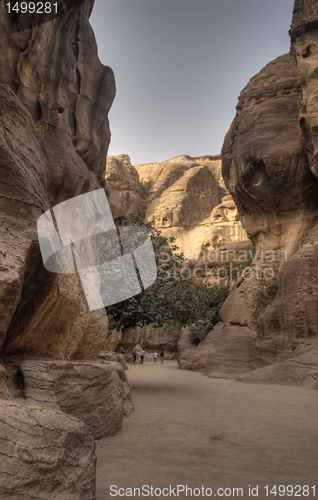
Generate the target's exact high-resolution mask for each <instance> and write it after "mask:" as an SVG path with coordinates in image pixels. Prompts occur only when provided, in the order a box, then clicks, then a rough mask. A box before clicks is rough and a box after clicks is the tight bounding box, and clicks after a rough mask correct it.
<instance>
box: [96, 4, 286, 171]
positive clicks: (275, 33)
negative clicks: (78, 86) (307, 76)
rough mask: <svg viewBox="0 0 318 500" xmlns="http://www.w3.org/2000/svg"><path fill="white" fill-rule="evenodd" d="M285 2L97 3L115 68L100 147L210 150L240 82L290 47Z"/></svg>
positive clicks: (137, 155)
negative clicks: (107, 141)
mask: <svg viewBox="0 0 318 500" xmlns="http://www.w3.org/2000/svg"><path fill="white" fill-rule="evenodd" d="M293 4H294V1H293V0H96V3H95V7H94V10H93V14H92V16H91V23H92V26H93V28H94V31H95V35H96V39H97V44H98V50H99V57H100V59H101V61H102V63H103V64H106V65H108V66H110V67H111V68H112V69H113V70H114V73H115V78H116V86H117V94H116V97H115V101H114V104H113V106H112V109H111V111H110V114H109V119H110V126H111V132H112V141H111V145H110V148H109V152H108V154H111V155H118V154H121V153H126V154H129V156H130V157H131V160H132V163H133V164H137V163H149V162H156V161H163V160H166V159H168V158H171V157H172V156H176V155H180V154H188V155H190V156H200V155H214V154H218V153H220V151H221V147H222V143H223V138H224V135H225V133H226V132H227V130H228V128H229V126H230V124H231V121H232V119H233V118H234V115H235V107H236V104H237V97H238V95H239V93H240V91H241V89H242V88H243V87H244V86H245V85H246V84H247V82H248V80H249V79H250V78H251V77H252V76H253V75H255V74H256V73H257V72H258V71H259V70H260V69H261V68H262V67H263V66H264V65H265V64H267V63H268V62H269V61H271V60H272V59H274V58H275V57H277V56H279V55H281V54H283V53H285V52H288V50H289V36H288V30H289V27H290V23H291V18H292V11H293Z"/></svg>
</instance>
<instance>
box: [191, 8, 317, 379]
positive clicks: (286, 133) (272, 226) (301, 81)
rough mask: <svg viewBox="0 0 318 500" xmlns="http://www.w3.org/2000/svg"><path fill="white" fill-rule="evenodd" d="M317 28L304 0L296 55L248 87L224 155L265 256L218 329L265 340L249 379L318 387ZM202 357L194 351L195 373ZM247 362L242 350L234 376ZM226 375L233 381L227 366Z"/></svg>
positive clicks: (253, 355)
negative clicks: (264, 294) (263, 294)
mask: <svg viewBox="0 0 318 500" xmlns="http://www.w3.org/2000/svg"><path fill="white" fill-rule="evenodd" d="M317 26H318V2H317V1H310V0H303V1H300V0H299V1H298V0H296V2H295V10H294V17H293V23H292V28H291V32H290V34H291V42H292V44H291V54H286V55H284V56H281V57H279V58H277V59H276V60H274V61H272V62H271V63H269V64H268V65H267V66H266V67H265V68H264V69H263V70H261V71H260V73H259V74H258V75H256V76H255V77H253V78H252V79H251V80H250V82H249V83H248V85H247V86H246V87H245V89H243V91H242V92H241V95H240V98H239V102H238V105H237V113H236V117H235V118H234V120H233V123H232V125H231V127H230V130H229V132H228V133H227V135H226V137H225V140H224V145H223V149H222V169H223V177H224V181H225V184H226V187H227V188H228V190H229V192H230V194H231V195H232V197H233V199H234V201H235V203H236V205H237V207H238V211H239V214H240V216H241V220H242V224H243V226H244V228H245V229H246V231H247V234H248V236H249V237H250V238H251V240H252V242H253V244H254V246H255V251H256V256H255V259H254V261H253V263H252V265H251V267H250V269H249V271H248V273H247V274H246V276H245V279H241V280H239V282H238V283H237V284H236V286H235V287H234V288H233V290H232V292H231V293H230V295H229V297H228V298H227V300H226V301H225V304H224V305H223V307H222V309H221V313H220V316H221V318H222V320H223V326H222V327H218V328H222V331H223V332H224V333H225V332H226V331H227V329H228V328H234V327H235V328H236V329H237V331H242V329H243V328H246V329H247V332H246V339H247V338H250V339H253V336H254V338H255V342H252V346H251V347H252V349H250V350H249V352H250V355H249V359H248V370H249V371H251V370H253V369H257V368H259V369H257V370H256V371H255V372H253V371H252V372H251V373H250V374H246V375H244V376H240V380H242V381H243V380H244V381H247V382H252V381H255V382H265V383H275V382H276V383H293V384H297V383H299V384H301V385H305V386H308V387H313V388H317V383H316V379H317V359H316V356H317V351H316V350H315V348H316V346H317V331H318V323H317V305H318V304H317V303H318V294H317V273H316V268H317V262H318V260H317V259H318V253H317V248H318V203H317V199H318V197H317V195H318V178H317V177H318V175H317V166H316V163H317V144H316V143H317V133H316V131H317V125H318V122H317V104H316V101H317V85H316V84H317V81H316V80H317V65H318V49H317V47H318V43H317V37H318V30H317ZM269 285H272V290H275V289H276V293H274V294H273V295H272V296H271V297H270V300H268V301H267V302H266V301H265V303H264V304H263V307H262V308H258V307H257V300H255V299H256V298H257V297H259V296H260V291H262V290H263V291H264V290H265V289H266V287H268V286H269ZM275 287H276V288H275ZM267 289H268V288H267ZM215 335H216V332H214V333H213V332H211V334H209V336H208V337H207V340H206V343H207V344H209V345H207V346H206V347H207V351H208V353H209V354H208V355H207V357H206V358H207V359H206V362H205V365H204V369H205V370H206V371H207V372H209V373H213V371H214V368H215V363H214V361H213V358H215V357H218V353H219V352H220V346H218V348H216V346H213V345H212V344H211V342H210V343H209V338H210V337H211V340H212V342H213V338H214V337H215ZM236 335H237V332H234V333H233V334H230V335H224V336H223V337H219V340H221V342H222V343H223V351H224V352H230V351H231V349H233V348H234V349H235V345H236ZM199 351H200V349H198V350H196V351H195V353H193V352H191V350H190V348H189V350H188V356H187V363H188V366H189V367H190V368H195V364H196V358H197V357H198V353H199ZM303 352H304V353H305V354H302V353H303ZM183 357H184V354H183ZM242 359H243V358H242V356H241V354H240V352H239V351H237V352H236V354H235V355H234V357H233V360H232V368H233V371H232V374H231V375H232V376H234V375H235V372H236V373H238V372H239V370H237V364H238V362H239V361H240V360H242ZM211 360H212V362H211ZM203 364H204V363H203ZM267 365H271V366H267ZM260 367H264V368H260ZM220 371H221V372H223V373H224V374H226V373H229V372H228V366H227V362H225V364H224V363H223V362H222V363H221V366H220ZM244 371H245V370H244Z"/></svg>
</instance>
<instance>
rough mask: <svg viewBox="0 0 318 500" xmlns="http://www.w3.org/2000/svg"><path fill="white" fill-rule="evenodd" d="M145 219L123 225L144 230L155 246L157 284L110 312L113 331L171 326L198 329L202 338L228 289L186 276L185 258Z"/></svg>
mask: <svg viewBox="0 0 318 500" xmlns="http://www.w3.org/2000/svg"><path fill="white" fill-rule="evenodd" d="M143 220H144V216H143V215H139V216H137V217H136V216H133V215H130V216H128V217H127V218H126V219H125V220H124V221H123V225H127V226H134V225H136V226H144V227H146V228H147V229H148V231H149V233H150V235H151V237H152V242H153V246H154V251H155V256H156V263H157V273H158V277H157V279H156V281H155V282H154V283H153V284H152V285H151V286H150V287H149V288H147V289H146V290H145V291H144V292H142V293H140V294H138V295H135V296H134V297H131V298H130V299H127V300H124V301H122V302H120V303H117V304H114V305H112V306H110V307H108V308H107V314H108V316H109V318H110V328H111V329H117V330H120V329H126V328H133V327H135V326H143V325H146V324H150V323H152V324H154V325H155V326H163V325H164V324H165V323H167V322H172V323H173V324H175V325H176V326H179V327H182V326H187V325H193V324H194V325H198V327H199V329H200V335H201V336H202V337H203V336H204V335H205V334H206V333H207V332H208V331H209V330H210V329H211V328H212V327H213V326H214V325H215V324H216V323H217V322H218V320H219V316H218V313H219V310H220V308H221V306H222V304H223V302H224V300H225V299H226V297H227V295H228V288H227V287H221V286H211V285H204V286H203V285H200V286H198V285H197V284H195V283H194V281H193V280H192V278H191V277H189V275H188V273H184V268H183V267H182V264H183V262H184V260H185V259H184V256H183V254H182V253H181V252H180V251H179V249H178V247H177V246H176V245H175V243H174V238H166V237H164V236H162V235H161V232H160V231H158V230H157V229H155V228H154V226H153V224H152V223H151V222H146V223H144V222H143Z"/></svg>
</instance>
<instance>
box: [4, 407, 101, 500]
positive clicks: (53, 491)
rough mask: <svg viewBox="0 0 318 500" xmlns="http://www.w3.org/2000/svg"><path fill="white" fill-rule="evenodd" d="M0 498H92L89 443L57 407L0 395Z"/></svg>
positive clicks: (78, 425)
mask: <svg viewBox="0 0 318 500" xmlns="http://www.w3.org/2000/svg"><path fill="white" fill-rule="evenodd" d="M0 453H1V457H2V459H1V461H0V497H1V500H26V499H30V500H95V499H96V494H95V493H96V488H95V479H96V457H95V443H94V439H93V436H92V434H91V433H90V431H89V429H88V427H87V426H86V425H85V424H84V423H83V422H80V421H79V420H78V419H77V418H75V417H73V416H71V415H66V414H65V413H62V412H61V411H55V410H49V409H44V408H40V407H39V406H33V405H28V404H19V403H16V402H13V401H3V400H0Z"/></svg>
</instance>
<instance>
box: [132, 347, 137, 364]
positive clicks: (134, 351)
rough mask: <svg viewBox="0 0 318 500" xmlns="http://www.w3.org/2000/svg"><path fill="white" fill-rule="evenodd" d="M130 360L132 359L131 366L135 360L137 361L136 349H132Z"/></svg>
mask: <svg viewBox="0 0 318 500" xmlns="http://www.w3.org/2000/svg"><path fill="white" fill-rule="evenodd" d="M132 358H133V365H135V364H136V359H137V352H136V349H134V350H133V352H132Z"/></svg>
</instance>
